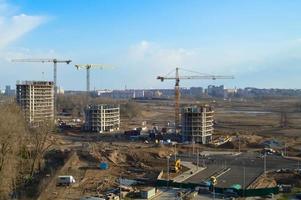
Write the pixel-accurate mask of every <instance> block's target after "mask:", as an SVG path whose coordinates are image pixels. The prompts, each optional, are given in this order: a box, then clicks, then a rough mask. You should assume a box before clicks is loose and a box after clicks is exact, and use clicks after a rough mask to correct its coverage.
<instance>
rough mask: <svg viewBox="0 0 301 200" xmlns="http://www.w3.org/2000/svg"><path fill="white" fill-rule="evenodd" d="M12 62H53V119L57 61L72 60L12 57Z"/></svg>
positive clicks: (67, 62) (68, 61)
mask: <svg viewBox="0 0 301 200" xmlns="http://www.w3.org/2000/svg"><path fill="white" fill-rule="evenodd" d="M11 61H12V62H40V63H53V85H54V120H55V118H56V111H57V107H56V98H57V63H66V64H70V63H71V62H72V60H59V59H56V58H52V59H47V58H46V59H43V58H40V59H12V60H11Z"/></svg>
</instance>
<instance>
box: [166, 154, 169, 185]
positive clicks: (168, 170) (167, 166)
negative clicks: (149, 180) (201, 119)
mask: <svg viewBox="0 0 301 200" xmlns="http://www.w3.org/2000/svg"><path fill="white" fill-rule="evenodd" d="M166 158H167V188H168V187H169V159H170V156H167V157H166Z"/></svg>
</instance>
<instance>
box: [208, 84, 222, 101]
mask: <svg viewBox="0 0 301 200" xmlns="http://www.w3.org/2000/svg"><path fill="white" fill-rule="evenodd" d="M207 94H208V95H209V96H212V97H220V98H224V96H225V88H224V86H223V85H220V86H215V85H209V86H208V89H207Z"/></svg>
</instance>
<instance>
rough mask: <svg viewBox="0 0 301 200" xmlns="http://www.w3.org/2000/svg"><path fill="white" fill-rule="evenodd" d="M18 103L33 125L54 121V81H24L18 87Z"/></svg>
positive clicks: (18, 83)
mask: <svg viewBox="0 0 301 200" xmlns="http://www.w3.org/2000/svg"><path fill="white" fill-rule="evenodd" d="M16 101H17V104H18V105H19V106H20V107H21V109H22V111H23V112H24V115H25V119H26V121H28V122H29V123H30V124H31V125H38V124H39V123H40V122H42V121H53V120H54V85H53V82H52V81H22V82H17V85H16Z"/></svg>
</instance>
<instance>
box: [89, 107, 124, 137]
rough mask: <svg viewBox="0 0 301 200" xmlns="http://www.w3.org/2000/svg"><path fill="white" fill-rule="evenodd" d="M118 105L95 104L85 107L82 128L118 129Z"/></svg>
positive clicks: (101, 130) (100, 130) (100, 131)
mask: <svg viewBox="0 0 301 200" xmlns="http://www.w3.org/2000/svg"><path fill="white" fill-rule="evenodd" d="M119 126H120V107H119V105H108V104H95V105H89V106H87V108H86V109H85V124H84V130H86V131H91V132H99V133H103V132H112V131H116V130H119Z"/></svg>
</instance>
